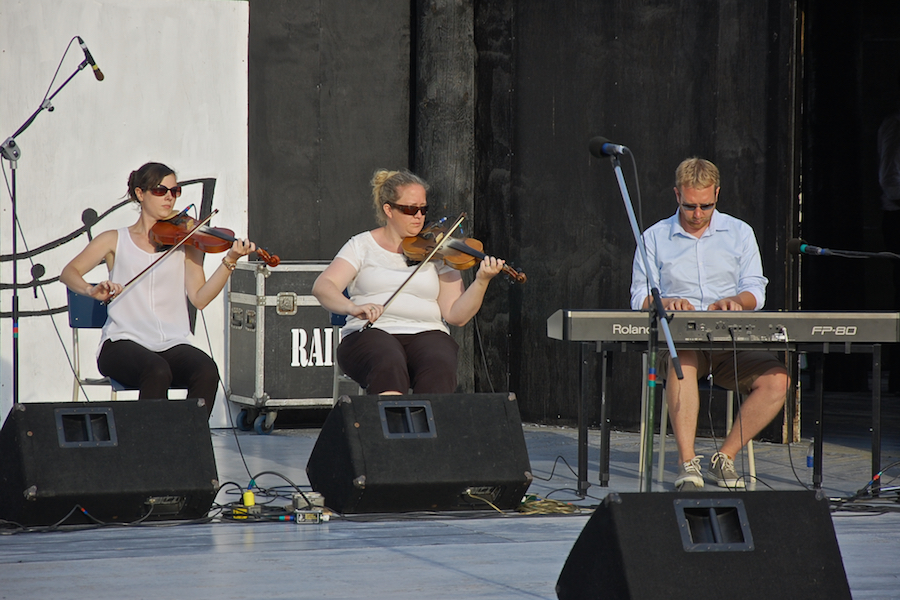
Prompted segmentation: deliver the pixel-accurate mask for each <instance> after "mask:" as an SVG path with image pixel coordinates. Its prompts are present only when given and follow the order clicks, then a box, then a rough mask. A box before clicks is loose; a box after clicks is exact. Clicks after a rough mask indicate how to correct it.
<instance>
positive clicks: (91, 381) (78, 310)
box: [66, 289, 137, 402]
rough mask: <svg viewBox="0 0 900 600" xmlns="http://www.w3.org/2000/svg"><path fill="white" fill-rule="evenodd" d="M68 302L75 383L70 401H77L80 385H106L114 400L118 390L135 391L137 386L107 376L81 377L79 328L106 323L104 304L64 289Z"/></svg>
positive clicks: (98, 326) (89, 327) (99, 325)
mask: <svg viewBox="0 0 900 600" xmlns="http://www.w3.org/2000/svg"><path fill="white" fill-rule="evenodd" d="M66 297H67V299H68V304H69V327H70V328H71V329H72V368H73V369H74V371H75V383H74V385H73V388H72V402H78V392H79V390H81V388H82V386H86V385H90V386H97V385H108V386H109V387H110V392H109V398H110V400H115V399H116V396H117V393H118V392H124V391H135V390H137V388H135V387H130V386H127V385H124V384H123V383H121V382H118V381H116V380H115V379H110V378H109V377H82V376H81V351H80V345H79V340H78V330H79V329H100V328H102V327H103V325H104V324H105V323H106V305H105V304H101V303H100V301H99V300H95V299H93V298H91V297H90V296H82V295H81V294H76V293H75V292H73V291H72V290H70V289H66Z"/></svg>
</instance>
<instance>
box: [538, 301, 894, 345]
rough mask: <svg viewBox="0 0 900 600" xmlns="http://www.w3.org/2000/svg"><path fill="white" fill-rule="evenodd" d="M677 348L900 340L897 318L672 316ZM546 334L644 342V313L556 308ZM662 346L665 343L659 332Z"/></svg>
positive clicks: (561, 337) (821, 314)
mask: <svg viewBox="0 0 900 600" xmlns="http://www.w3.org/2000/svg"><path fill="white" fill-rule="evenodd" d="M669 314H670V315H673V318H672V320H671V321H670V322H669V331H670V332H671V334H672V339H673V341H674V342H675V343H676V344H677V343H703V342H714V343H718V344H722V343H732V342H733V343H743V344H747V343H764V344H772V343H785V344H786V343H791V342H797V343H810V342H819V343H844V344H847V343H859V344H878V343H891V342H898V341H900V313H896V312H868V311H867V312H806V311H721V310H712V311H672V312H670V313H669ZM547 335H548V336H549V337H551V338H553V339H556V340H565V341H571V342H646V341H647V337H648V335H649V313H648V312H647V311H632V310H625V311H623V310H572V309H560V310H558V311H556V312H555V313H553V315H551V316H550V318H549V319H547ZM659 339H660V343H661V344H665V340H664V336H663V332H662V329H660V331H659Z"/></svg>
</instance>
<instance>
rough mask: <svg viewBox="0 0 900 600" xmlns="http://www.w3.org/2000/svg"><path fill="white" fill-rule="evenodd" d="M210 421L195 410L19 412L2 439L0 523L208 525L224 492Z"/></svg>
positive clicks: (39, 408)
mask: <svg viewBox="0 0 900 600" xmlns="http://www.w3.org/2000/svg"><path fill="white" fill-rule="evenodd" d="M207 418H208V415H207V412H206V407H205V406H204V405H203V404H202V401H198V400H140V401H121V400H120V401H113V402H91V403H80V402H59V403H31V402H28V403H20V404H16V405H15V406H14V407H13V409H12V410H11V411H10V413H9V414H8V415H7V418H6V421H5V422H4V424H3V428H2V429H0V457H2V460H0V519H4V520H7V521H12V522H15V523H19V524H21V525H25V526H34V525H53V524H57V523H61V522H62V521H63V520H64V519H65V521H64V522H65V524H82V523H95V522H96V521H95V520H94V519H96V520H99V521H103V522H119V523H127V522H132V521H136V520H139V519H144V518H146V519H150V520H174V519H196V518H201V517H204V516H205V515H206V513H207V512H208V511H209V508H210V507H211V506H212V503H213V500H214V499H215V496H216V493H217V491H218V487H219V484H218V480H217V478H218V475H217V473H216V463H215V457H214V455H213V449H212V440H211V439H210V435H209V424H208V422H207ZM76 506H80V507H81V508H82V509H84V511H87V513H88V515H90V517H89V516H87V515H85V514H84V513H83V512H82V511H81V510H74V512H73V509H75V507H76ZM70 513H71V514H70ZM67 515H68V518H66V517H67ZM91 517H92V518H91Z"/></svg>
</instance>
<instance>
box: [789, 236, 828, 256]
mask: <svg viewBox="0 0 900 600" xmlns="http://www.w3.org/2000/svg"><path fill="white" fill-rule="evenodd" d="M787 249H788V252H790V253H791V254H811V255H813V256H831V255H832V254H833V252H832V251H831V250H829V249H828V248H819V247H818V246H810V245H809V244H807V243H806V242H805V241H803V240H800V239H797V238H793V239H791V240H789V241H788V243H787Z"/></svg>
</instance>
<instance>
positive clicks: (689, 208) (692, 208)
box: [681, 202, 716, 212]
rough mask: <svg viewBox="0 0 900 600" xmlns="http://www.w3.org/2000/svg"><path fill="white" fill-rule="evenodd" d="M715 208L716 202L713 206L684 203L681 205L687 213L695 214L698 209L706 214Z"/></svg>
mask: <svg viewBox="0 0 900 600" xmlns="http://www.w3.org/2000/svg"><path fill="white" fill-rule="evenodd" d="M715 207H716V203H715V202H713V203H712V204H684V203H681V208H682V209H683V210H685V211H687V212H694V211H695V210H697V209H698V208H699V209H700V210H702V211H703V212H706V211H708V210H710V209H712V208H715Z"/></svg>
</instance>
